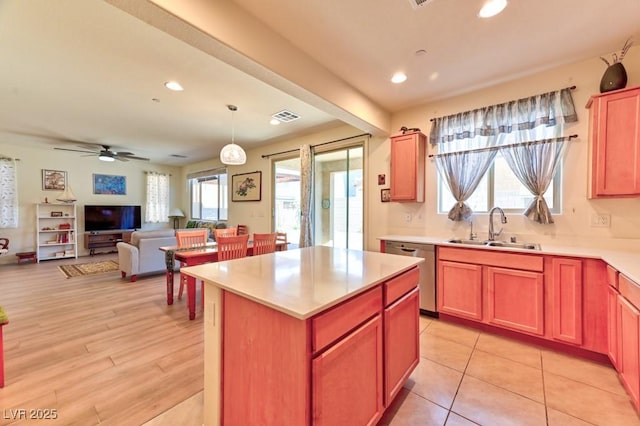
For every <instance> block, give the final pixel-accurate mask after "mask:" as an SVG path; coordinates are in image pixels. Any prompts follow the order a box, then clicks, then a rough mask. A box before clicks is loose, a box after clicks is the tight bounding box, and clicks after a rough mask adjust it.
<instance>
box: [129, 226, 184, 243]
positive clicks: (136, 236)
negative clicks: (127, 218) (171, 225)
mask: <svg viewBox="0 0 640 426" xmlns="http://www.w3.org/2000/svg"><path fill="white" fill-rule="evenodd" d="M175 234H176V231H174V230H173V229H166V230H165V229H159V230H157V231H134V232H133V233H132V234H131V245H133V246H136V247H138V245H139V242H140V240H141V239H144V238H166V237H173V236H174V235H175Z"/></svg>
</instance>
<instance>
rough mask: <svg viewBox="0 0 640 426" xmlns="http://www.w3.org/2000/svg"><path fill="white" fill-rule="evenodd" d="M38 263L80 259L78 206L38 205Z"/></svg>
mask: <svg viewBox="0 0 640 426" xmlns="http://www.w3.org/2000/svg"><path fill="white" fill-rule="evenodd" d="M36 225H37V226H36V229H37V235H36V244H37V246H38V253H37V256H38V262H40V261H41V260H50V259H65V258H69V257H74V258H76V259H77V258H78V240H77V232H76V231H77V219H76V205H75V204H63V203H38V204H37V205H36Z"/></svg>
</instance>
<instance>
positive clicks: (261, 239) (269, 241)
mask: <svg viewBox="0 0 640 426" xmlns="http://www.w3.org/2000/svg"><path fill="white" fill-rule="evenodd" d="M274 251H276V233H275V232H274V233H272V234H253V255H254V256H256V255H259V254H266V253H273V252H274Z"/></svg>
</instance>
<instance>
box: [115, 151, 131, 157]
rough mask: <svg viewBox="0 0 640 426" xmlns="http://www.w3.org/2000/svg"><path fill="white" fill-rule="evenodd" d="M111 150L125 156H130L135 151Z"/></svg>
mask: <svg viewBox="0 0 640 426" xmlns="http://www.w3.org/2000/svg"><path fill="white" fill-rule="evenodd" d="M111 152H113V153H114V154H115V155H122V156H123V157H129V156H131V155H133V152H127V151H111Z"/></svg>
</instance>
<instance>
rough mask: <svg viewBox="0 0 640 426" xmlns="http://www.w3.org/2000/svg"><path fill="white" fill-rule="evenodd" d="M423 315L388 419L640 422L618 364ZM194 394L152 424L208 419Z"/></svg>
mask: <svg viewBox="0 0 640 426" xmlns="http://www.w3.org/2000/svg"><path fill="white" fill-rule="evenodd" d="M420 323H421V334H420V355H421V358H422V359H421V361H420V364H419V365H418V367H417V368H416V370H415V371H414V373H413V374H412V375H411V378H410V379H409V380H408V381H407V383H406V384H405V387H404V389H403V391H402V392H401V393H400V394H399V395H398V398H396V400H395V401H394V403H393V404H392V406H391V407H390V408H389V410H388V412H387V414H386V415H385V417H384V418H383V419H382V420H381V421H380V423H379V424H380V425H399V426H404V425H421V426H423V425H447V426H458V425H460V426H463V425H476V424H479V425H486V426H502V425H550V426H569V425H590V424H593V425H606V426H626V425H640V417H638V416H637V415H636V413H635V411H634V410H633V407H632V406H631V403H630V402H629V398H628V397H627V395H626V393H625V391H624V389H623V388H622V385H621V384H620V383H619V381H618V378H617V373H616V372H615V370H614V369H613V368H612V367H610V366H605V365H601V364H598V363H594V362H590V361H585V360H582V359H577V358H574V357H569V356H566V355H563V354H560V353H557V352H553V351H550V350H547V349H543V348H539V347H537V346H532V345H527V344H523V343H519V342H516V341H513V340H510V339H506V338H502V337H498V336H495V335H492V334H488V333H484V332H480V331H477V330H474V329H470V328H466V327H462V326H458V325H453V324H449V323H445V322H442V321H439V320H435V319H431V318H428V317H421V319H420ZM192 400H193V401H192V403H191V404H189V403H188V402H187V401H185V403H183V404H180V405H178V406H176V407H175V408H174V409H172V410H170V411H168V412H167V413H165V414H163V415H162V416H159V417H158V418H156V419H154V420H152V422H149V423H148V425H154V426H158V425H161V424H176V423H171V421H169V420H168V419H169V418H170V419H172V421H174V422H175V421H177V420H184V422H183V421H180V424H182V425H185V426H187V425H200V424H202V413H201V412H199V413H196V412H194V404H193V402H194V401H195V407H196V408H195V410H196V411H197V410H199V409H201V404H202V402H201V401H202V393H199V394H197V395H195V396H194V397H193V398H192ZM181 406H182V408H181ZM187 407H188V408H187ZM181 409H182V412H181ZM163 420H164V421H165V422H167V423H165V422H163ZM185 422H186V423H185Z"/></svg>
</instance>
